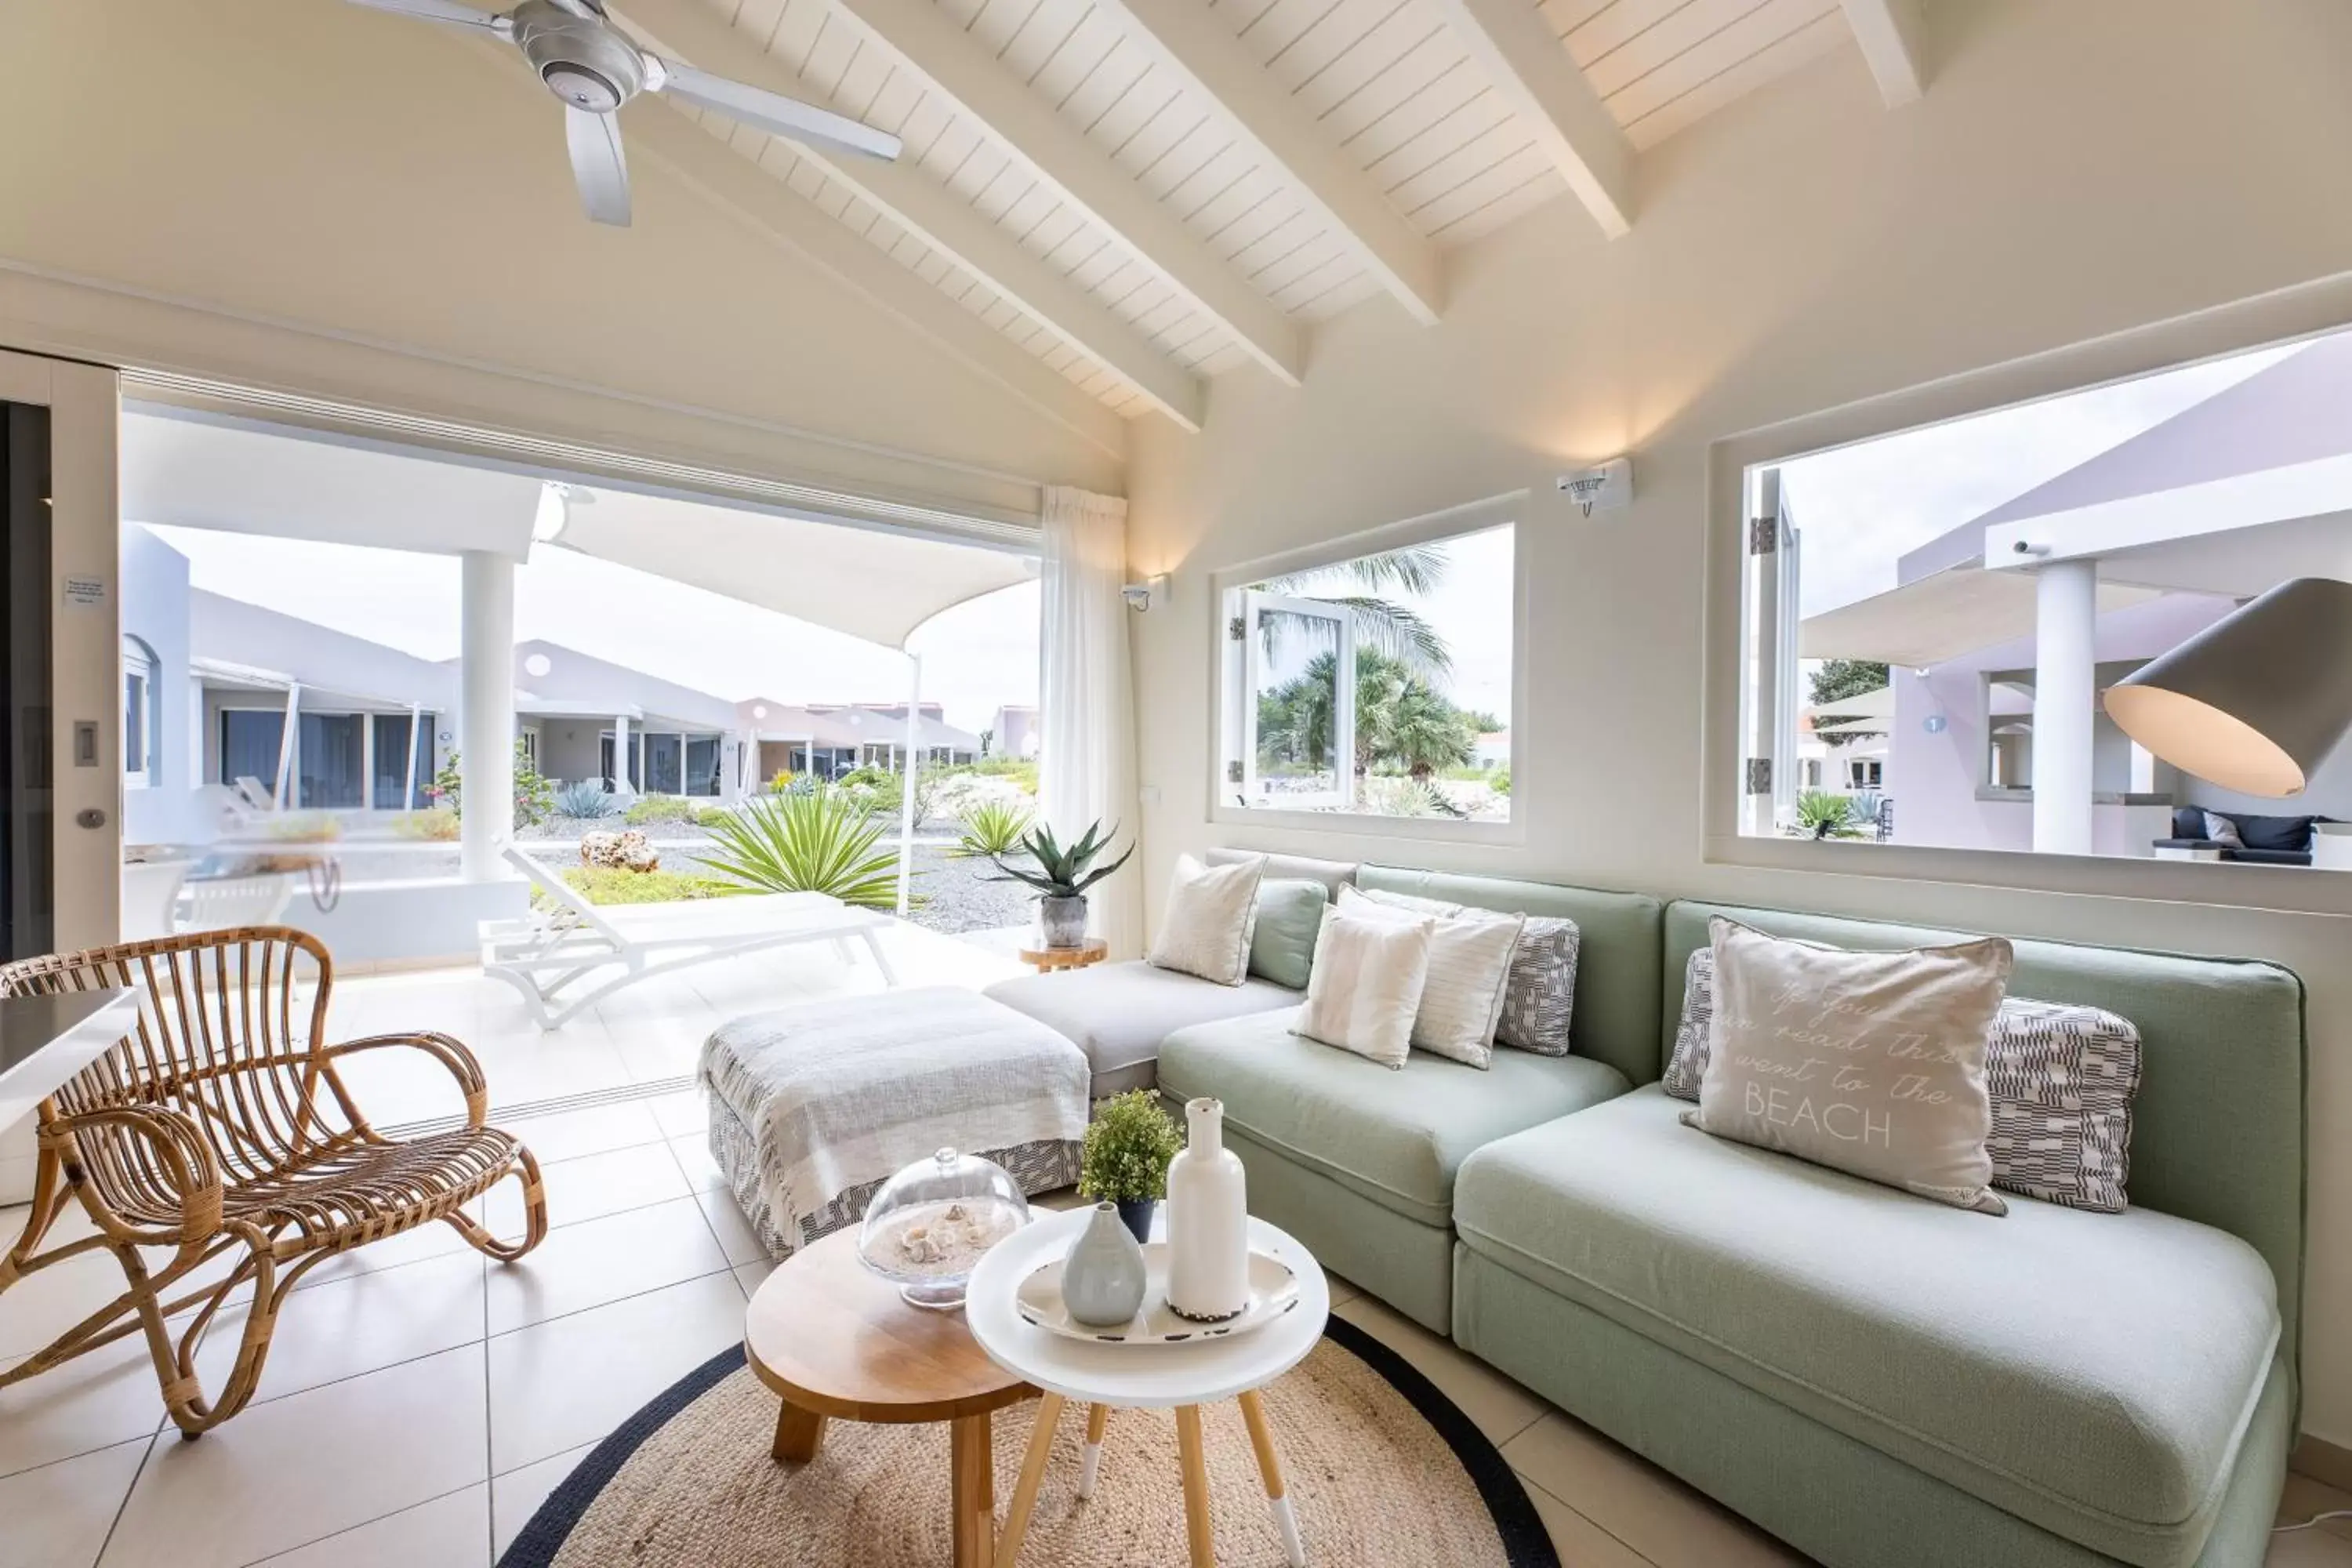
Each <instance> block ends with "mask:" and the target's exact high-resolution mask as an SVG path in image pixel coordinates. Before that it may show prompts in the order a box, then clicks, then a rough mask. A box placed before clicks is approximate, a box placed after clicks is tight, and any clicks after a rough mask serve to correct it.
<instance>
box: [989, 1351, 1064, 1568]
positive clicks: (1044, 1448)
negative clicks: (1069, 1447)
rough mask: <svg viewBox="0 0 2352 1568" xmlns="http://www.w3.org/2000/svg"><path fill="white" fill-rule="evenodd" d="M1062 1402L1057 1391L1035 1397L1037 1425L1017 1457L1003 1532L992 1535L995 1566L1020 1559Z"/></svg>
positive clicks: (1006, 1567) (1009, 1566) (1003, 1567)
mask: <svg viewBox="0 0 2352 1568" xmlns="http://www.w3.org/2000/svg"><path fill="white" fill-rule="evenodd" d="M1064 1403H1065V1402H1064V1400H1063V1398H1062V1396H1061V1395H1060V1394H1040V1395H1039V1396H1038V1398H1037V1425H1036V1426H1035V1427H1034V1429H1033V1430H1032V1431H1031V1432H1030V1434H1029V1451H1028V1452H1027V1453H1025V1454H1024V1455H1023V1456H1022V1457H1021V1479H1020V1480H1018V1481H1016V1482H1014V1483H1013V1506H1012V1508H1011V1509H1009V1510H1006V1512H1005V1515H1004V1533H1003V1534H1002V1535H1000V1536H998V1537H997V1538H996V1568H1016V1564H1017V1563H1019V1562H1020V1559H1021V1538H1022V1537H1023V1536H1024V1535H1026V1534H1028V1533H1029V1515H1030V1512H1031V1510H1034V1508H1035V1507H1036V1506H1037V1487H1038V1484H1039V1483H1040V1482H1042V1481H1044V1480H1045V1461H1046V1459H1047V1458H1050V1457H1051V1456H1052V1454H1053V1452H1054V1425H1055V1422H1057V1421H1059V1420H1060V1419H1061V1418H1062V1405H1063V1404H1064Z"/></svg>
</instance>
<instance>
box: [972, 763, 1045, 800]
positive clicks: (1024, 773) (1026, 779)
mask: <svg viewBox="0 0 2352 1568" xmlns="http://www.w3.org/2000/svg"><path fill="white" fill-rule="evenodd" d="M958 771H959V772H961V773H981V774H984V775H986V776H987V777H989V778H999V779H1011V780H1012V781H1013V783H1014V784H1019V785H1020V786H1021V787H1022V788H1023V789H1024V790H1026V791H1027V792H1028V793H1030V794H1031V795H1035V794H1036V793H1037V764H1036V763H1035V761H1034V760H1033V759H1029V758H1022V757H982V758H981V760H980V761H978V762H976V763H967V764H966V765H965V766H964V767H962V768H961V769H959V770H958Z"/></svg>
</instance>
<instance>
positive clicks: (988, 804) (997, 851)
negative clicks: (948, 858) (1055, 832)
mask: <svg viewBox="0 0 2352 1568" xmlns="http://www.w3.org/2000/svg"><path fill="white" fill-rule="evenodd" d="M1034 815H1035V814H1034V812H1032V811H1031V810H1030V809H1029V808H1028V807H1027V806H1025V805H1015V804H1013V802H1011V801H1006V800H987V801H982V802H981V803H980V804H979V805H975V806H973V807H972V808H971V810H970V811H968V812H966V813H965V814H964V818H963V838H962V840H961V842H960V843H958V844H957V845H956V847H954V848H952V849H950V850H949V851H948V853H949V854H950V855H954V856H957V857H959V858H964V859H977V858H980V857H982V856H983V855H985V856H988V857H990V858H994V857H996V856H999V855H1009V854H1011V853H1012V852H1013V846H1014V845H1016V844H1018V843H1020V842H1021V837H1022V835H1023V834H1024V833H1027V832H1028V831H1029V823H1030V820H1031V818H1032V817H1033V816H1034Z"/></svg>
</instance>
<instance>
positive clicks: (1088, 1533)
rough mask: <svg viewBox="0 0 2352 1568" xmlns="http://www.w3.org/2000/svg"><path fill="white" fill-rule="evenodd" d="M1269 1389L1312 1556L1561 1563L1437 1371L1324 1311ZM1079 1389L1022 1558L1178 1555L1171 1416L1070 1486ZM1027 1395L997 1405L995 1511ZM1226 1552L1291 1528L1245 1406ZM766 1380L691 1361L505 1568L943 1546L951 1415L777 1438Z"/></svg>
mask: <svg viewBox="0 0 2352 1568" xmlns="http://www.w3.org/2000/svg"><path fill="white" fill-rule="evenodd" d="M1263 1397H1264V1399H1265V1410H1266V1415H1267V1419H1268V1422H1269V1424H1270V1425H1271V1426H1272V1427H1273V1429H1274V1436H1275V1442H1276V1447H1278V1449H1279V1451H1280V1454H1281V1458H1282V1467H1283V1470H1284V1479H1285V1480H1286V1482H1287V1483H1288V1486H1289V1489H1290V1496H1291V1499H1292V1501H1293V1503H1294V1504H1295V1506H1296V1507H1297V1510H1298V1521H1299V1525H1300V1528H1301V1529H1302V1531H1304V1532H1305V1534H1306V1538H1307V1558H1308V1561H1309V1562H1310V1563H1318V1564H1329V1565H1333V1568H1339V1565H1345V1568H1372V1565H1376V1564H1393V1565H1397V1568H1403V1565H1406V1564H1411V1565H1412V1568H1428V1565H1431V1564H1444V1565H1445V1568H1559V1557H1558V1555H1557V1554H1556V1553H1554V1552H1553V1551H1552V1547H1551V1542H1550V1539H1549V1535H1548V1534H1547V1533H1546V1532H1545V1530H1544V1527H1543V1523H1542V1521H1540V1520H1539V1519H1538V1517H1537V1516H1536V1511H1535V1509H1534V1506H1533V1505H1532V1504H1530V1503H1529V1502H1528V1496H1527V1493H1526V1491H1525V1490H1523V1489H1521V1487H1520V1485H1519V1482H1518V1479H1517V1478H1516V1477H1515V1476H1513V1475H1512V1474H1511V1471H1510V1468H1509V1467H1508V1466H1507V1465H1506V1464H1505V1463H1504V1462H1503V1458H1502V1456H1501V1455H1500V1454H1499V1453H1497V1452H1496V1449H1495V1447H1494V1445H1493V1444H1491V1443H1489V1442H1488V1441H1486V1437H1485V1436H1482V1435H1481V1434H1480V1433H1479V1431H1478V1429H1477V1428H1476V1427H1475V1426H1473V1425H1472V1424H1471V1422H1470V1418H1469V1417H1468V1416H1466V1415H1464V1414H1463V1413H1462V1412H1461V1411H1460V1410H1459V1409H1458V1408H1456V1407H1455V1406H1454V1404H1453V1403H1452V1402H1451V1401H1449V1400H1448V1399H1447V1398H1446V1397H1445V1396H1444V1394H1440V1393H1439V1392H1438V1391H1437V1389H1436V1388H1435V1387H1434V1386H1433V1385H1432V1384H1430V1382H1429V1380H1428V1379H1426V1378H1424V1377H1423V1376H1422V1375H1421V1374H1420V1373H1417V1372H1415V1371H1413V1369H1412V1367H1411V1366H1410V1365H1409V1364H1407V1363H1405V1361H1404V1360H1403V1359H1402V1357H1400V1356H1398V1355H1397V1354H1396V1353H1395V1352H1392V1351H1391V1350H1390V1349H1388V1348H1387V1347H1386V1346H1385V1345H1382V1344H1381V1343H1380V1342H1377V1341H1375V1340H1373V1339H1371V1338H1370V1336H1369V1335H1367V1334H1365V1333H1364V1332H1363V1331H1361V1330H1360V1329H1358V1328H1356V1327H1355V1326H1354V1325H1353V1324H1351V1323H1349V1322H1346V1321H1343V1320H1340V1319H1338V1318H1334V1319H1332V1320H1331V1321H1330V1325H1329V1328H1328V1331H1326V1334H1325V1337H1324V1339H1323V1341H1322V1342H1320V1343H1319V1344H1318V1345H1317V1346H1316V1347H1315V1349H1314V1351H1313V1352H1310V1353H1309V1354H1308V1356H1307V1359H1306V1360H1305V1361H1304V1362H1302V1363H1299V1364H1298V1366H1297V1367H1296V1368H1295V1369H1293V1370H1292V1371H1291V1372H1290V1373H1289V1374H1288V1375H1286V1376H1285V1377H1283V1378H1282V1379H1280V1380H1279V1381H1278V1382H1276V1383H1275V1384H1271V1385H1270V1386H1268V1387H1267V1388H1266V1389H1265V1391H1264V1394H1263ZM1082 1408H1083V1407H1080V1406H1073V1407H1071V1408H1070V1409H1069V1410H1068V1411H1066V1413H1065V1414H1064V1415H1063V1418H1062V1420H1061V1423H1060V1425H1059V1427H1058V1429H1057V1431H1056V1435H1055V1447H1054V1455H1053V1460H1052V1463H1051V1465H1050V1466H1049V1467H1048V1468H1047V1470H1046V1473H1045V1485H1044V1488H1043V1489H1042V1490H1041V1491H1040V1492H1039V1494H1038V1500H1037V1509H1036V1514H1035V1517H1034V1521H1033V1522H1032V1524H1031V1526H1030V1529H1029V1537H1028V1541H1027V1542H1026V1543H1025V1544H1024V1547H1023V1548H1022V1552H1021V1561H1022V1563H1024V1564H1028V1565H1031V1568H1142V1565H1145V1564H1181V1563H1185V1562H1186V1561H1187V1559H1186V1555H1185V1543H1184V1503H1183V1497H1182V1493H1181V1483H1180V1480H1179V1476H1180V1473H1181V1472H1180V1471H1179V1469H1178V1468H1177V1459H1176V1424H1175V1419H1174V1416H1173V1415H1172V1413H1171V1412H1169V1411H1164V1410H1118V1411H1114V1412H1112V1414H1111V1417H1110V1426H1109V1430H1108V1435H1107V1436H1106V1438H1105V1441H1104V1447H1103V1460H1102V1473H1101V1476H1100V1478H1099V1479H1098V1481H1097V1485H1096V1488H1095V1494H1094V1496H1093V1497H1091V1498H1089V1499H1087V1500H1084V1501H1081V1500H1079V1499H1078V1497H1077V1496H1076V1481H1077V1474H1078V1448H1079V1445H1080V1443H1081V1441H1082V1439H1083V1436H1084V1429H1085V1426H1086V1423H1085V1420H1084V1418H1083V1415H1082V1414H1081V1411H1082ZM1035 1410H1036V1402H1035V1401H1034V1400H1029V1401H1024V1402H1023V1403H1022V1404H1019V1405H1013V1406H1011V1407H1009V1408H1007V1409H1003V1410H1000V1411H998V1412H997V1413H996V1415H995V1417H994V1421H995V1426H994V1428H993V1431H992V1445H993V1451H994V1458H995V1467H996V1497H997V1515H998V1519H999V1521H1000V1522H1001V1521H1002V1520H1003V1510H1004V1507H1005V1500H1007V1499H1009V1498H1010V1497H1011V1496H1012V1495H1013V1482H1014V1480H1015V1479H1016V1477H1017V1475H1018V1472H1019V1469H1020V1465H1021V1456H1022V1452H1023V1450H1024V1447H1026V1446H1027V1444H1028V1441H1029V1433H1030V1426H1031V1421H1032V1417H1033V1415H1034V1412H1035ZM1202 1417H1203V1421H1202V1425H1203V1426H1204V1428H1205V1436H1206V1437H1207V1443H1206V1447H1207V1450H1208V1468H1209V1488H1210V1495H1211V1499H1212V1506H1213V1512H1214V1517H1215V1521H1216V1534H1217V1562H1218V1563H1220V1564H1221V1565H1223V1568H1261V1565H1263V1568H1278V1565H1279V1564H1280V1563H1282V1561H1283V1556H1282V1543H1281V1539H1280V1537H1279V1536H1277V1535H1276V1532H1275V1527H1274V1522H1273V1521H1272V1519H1271V1517H1270V1516H1269V1514H1268V1511H1267V1509H1266V1503H1265V1491H1264V1489H1263V1488H1262V1486H1261V1484H1260V1482H1259V1480H1258V1474H1257V1468H1256V1465H1255V1461H1254V1459H1253V1458H1252V1457H1251V1451H1250V1445H1249V1437H1248V1435H1247V1433H1246V1431H1245V1430H1244V1427H1243V1425H1242V1420H1241V1415H1240V1412H1239V1410H1238V1408H1237V1407H1236V1406H1234V1405H1232V1404H1230V1403H1227V1404H1223V1405H1210V1406H1207V1407H1206V1408H1205V1409H1204V1410H1203V1411H1202ZM775 1423H776V1396H775V1395H774V1394H771V1393H769V1392H768V1390H767V1389H766V1388H764V1387H762V1386H761V1384H760V1383H759V1382H758V1381H757V1380H756V1379H755V1378H754V1377H753V1376H752V1375H751V1373H750V1371H748V1370H747V1369H746V1368H745V1367H744V1365H743V1356H742V1352H740V1350H736V1351H729V1352H726V1353H724V1354H722V1355H719V1356H715V1357H713V1358H712V1359H711V1360H710V1361H709V1362H708V1363H704V1364H703V1365H702V1366H701V1367H699V1368H698V1369H696V1370H695V1371H694V1372H692V1373H689V1374H688V1375H687V1376H686V1377H685V1378H683V1379H681V1380H680V1381H679V1382H678V1383H677V1384H676V1385H675V1386H674V1387H672V1388H671V1389H669V1390H668V1391H667V1393H665V1394H662V1395H661V1397H660V1398H658V1399H656V1400H655V1401H654V1402H653V1403H652V1404H651V1405H646V1407H645V1409H643V1410H641V1411H639V1412H638V1413H637V1414H636V1415H634V1416H632V1417H631V1418H630V1419H629V1420H628V1421H627V1422H626V1423H625V1424H624V1425H623V1426H621V1428H620V1429H619V1430H618V1431H616V1432H614V1434H613V1435H612V1436H610V1437H607V1438H606V1439H605V1440H604V1442H603V1443H602V1444H600V1445H599V1446H598V1447H596V1449H595V1451H594V1452H593V1453H591V1454H590V1455H589V1456H588V1458H585V1459H583V1460H582V1461H581V1463H580V1466H579V1468H576V1469H574V1470H573V1471H572V1475H571V1476H570V1478H569V1479H566V1480H565V1481H564V1482H563V1484H562V1486H560V1487H558V1488H557V1489H556V1490H555V1491H554V1493H553V1494H552V1495H551V1496H550V1497H549V1498H548V1500H547V1501H546V1502H545V1503H544V1504H542V1505H541V1508H540V1510H539V1512H538V1513H537V1514H536V1515H534V1516H533V1517H532V1519H531V1521H530V1523H529V1524H527V1525H525V1526H524V1527H523V1530H522V1532H521V1533H520V1535H518V1536H517V1537H516V1538H515V1541H514V1543H513V1545H511V1546H510V1547H509V1548H508V1550H507V1553H506V1555H505V1556H504V1557H503V1558H501V1559H500V1560H499V1568H721V1565H729V1564H736V1563H746V1564H749V1563H758V1564H761V1565H762V1568H942V1565H944V1564H945V1563H948V1561H949V1560H950V1556H951V1543H950V1539H949V1511H950V1510H949V1506H948V1429H947V1427H946V1426H866V1425H862V1424H859V1423H856V1422H851V1421H833V1422H828V1423H827V1424H826V1426H825V1432H824V1445H823V1447H821V1448H820V1449H819V1451H818V1453H817V1457H816V1458H814V1459H812V1460H811V1461H809V1462H808V1463H807V1464H805V1465H781V1464H778V1463H777V1462H776V1461H775V1460H773V1459H772V1458H770V1457H769V1451H768V1450H769V1444H770V1442H771V1440H772V1437H773V1436H774V1431H775Z"/></svg>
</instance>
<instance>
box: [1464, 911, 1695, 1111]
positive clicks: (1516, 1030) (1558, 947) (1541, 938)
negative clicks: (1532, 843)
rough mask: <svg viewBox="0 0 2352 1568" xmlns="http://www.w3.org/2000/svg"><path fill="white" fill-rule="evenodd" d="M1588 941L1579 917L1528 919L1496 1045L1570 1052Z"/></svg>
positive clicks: (1507, 989)
mask: <svg viewBox="0 0 2352 1568" xmlns="http://www.w3.org/2000/svg"><path fill="white" fill-rule="evenodd" d="M1583 940H1584V939H1583V933H1582V932H1580V931H1578V930H1577V929H1576V922H1575V921H1571V920H1567V919H1563V918H1560V917H1557V916H1552V915H1529V916H1528V923H1527V924H1526V926H1525V927H1523V928H1522V929H1521V930H1520V931H1519V945H1518V949H1517V951H1516V952H1513V953H1512V954H1511V978H1510V980H1509V981H1508V982H1507V983H1506V984H1505V985H1504V987H1503V1021H1502V1023H1501V1025H1500V1026H1498V1027H1497V1028H1496V1030H1495V1039H1496V1043H1497V1044H1499V1045H1506V1046H1517V1047H1518V1048H1519V1049H1521V1050H1523V1051H1533V1052H1535V1054H1536V1055H1538V1056H1539V1057H1564V1056H1566V1055H1568V1053H1569V1038H1568V1022H1569V1014H1570V1010H1571V1009H1572V1008H1574V1006H1575V1005H1576V952H1577V949H1578V947H1579V946H1580V945H1581V943H1582V942H1583ZM1693 1092H1696V1090H1694V1091H1693Z"/></svg>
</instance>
